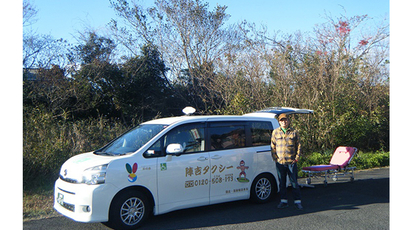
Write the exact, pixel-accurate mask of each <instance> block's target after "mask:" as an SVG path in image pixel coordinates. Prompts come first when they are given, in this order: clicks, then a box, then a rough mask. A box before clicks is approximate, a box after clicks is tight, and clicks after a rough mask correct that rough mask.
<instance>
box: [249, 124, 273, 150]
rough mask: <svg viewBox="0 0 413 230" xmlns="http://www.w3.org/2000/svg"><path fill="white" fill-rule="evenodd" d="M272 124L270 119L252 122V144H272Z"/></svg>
mask: <svg viewBox="0 0 413 230" xmlns="http://www.w3.org/2000/svg"><path fill="white" fill-rule="evenodd" d="M272 130H273V127H272V124H271V122H268V121H254V122H251V136H252V145H253V146H260V145H269V144H271V134H272Z"/></svg>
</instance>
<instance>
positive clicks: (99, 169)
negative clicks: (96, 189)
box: [82, 164, 108, 184]
mask: <svg viewBox="0 0 413 230" xmlns="http://www.w3.org/2000/svg"><path fill="white" fill-rule="evenodd" d="M107 167H108V165H107V164H104V165H98V166H95V167H91V168H88V169H85V171H83V175H82V183H85V184H103V183H105V179H106V168H107Z"/></svg>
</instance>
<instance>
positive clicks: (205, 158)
mask: <svg viewBox="0 0 413 230" xmlns="http://www.w3.org/2000/svg"><path fill="white" fill-rule="evenodd" d="M197 160H198V161H206V160H208V157H203V156H202V157H199V158H198V159H197Z"/></svg>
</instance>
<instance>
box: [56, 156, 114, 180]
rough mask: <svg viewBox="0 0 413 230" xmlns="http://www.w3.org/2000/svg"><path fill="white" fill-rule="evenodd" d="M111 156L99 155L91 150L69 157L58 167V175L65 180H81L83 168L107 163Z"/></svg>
mask: <svg viewBox="0 0 413 230" xmlns="http://www.w3.org/2000/svg"><path fill="white" fill-rule="evenodd" d="M112 160H113V157H109V156H99V155H96V154H93V152H89V153H83V154H79V155H76V156H74V157H71V158H70V159H69V160H67V161H66V162H65V163H64V164H63V165H62V168H61V169H60V177H63V178H64V179H65V180H66V181H70V182H79V181H81V180H82V174H83V171H85V169H88V168H91V167H95V166H98V165H103V164H109V162H110V161H112Z"/></svg>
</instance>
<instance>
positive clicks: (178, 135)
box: [164, 123, 205, 153]
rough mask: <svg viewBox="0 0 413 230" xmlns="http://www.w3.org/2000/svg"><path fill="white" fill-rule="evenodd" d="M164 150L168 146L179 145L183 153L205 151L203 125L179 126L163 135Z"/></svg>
mask: <svg viewBox="0 0 413 230" xmlns="http://www.w3.org/2000/svg"><path fill="white" fill-rule="evenodd" d="M164 141H165V144H164V148H165V149H166V147H167V146H168V145H169V144H181V145H182V147H183V148H184V153H194V152H202V151H205V138H204V124H200V123H197V124H188V125H182V126H179V127H177V128H175V129H173V130H171V131H170V132H169V133H167V134H166V135H165V140H164Z"/></svg>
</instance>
